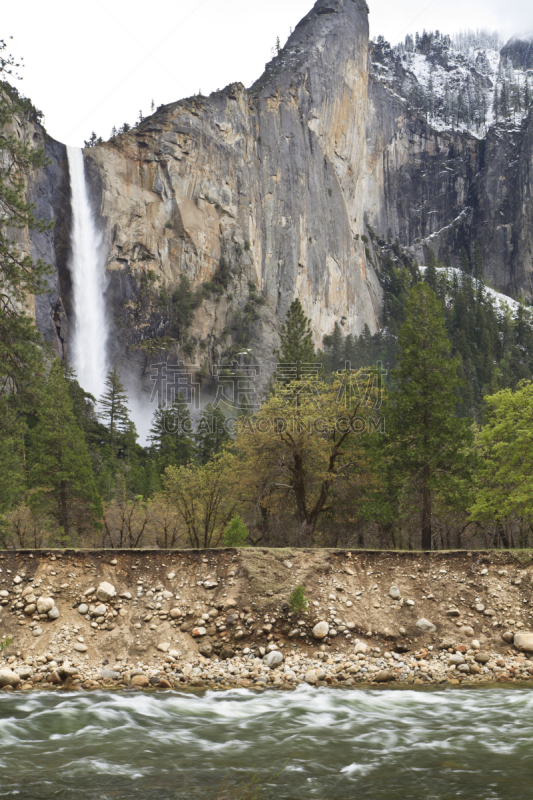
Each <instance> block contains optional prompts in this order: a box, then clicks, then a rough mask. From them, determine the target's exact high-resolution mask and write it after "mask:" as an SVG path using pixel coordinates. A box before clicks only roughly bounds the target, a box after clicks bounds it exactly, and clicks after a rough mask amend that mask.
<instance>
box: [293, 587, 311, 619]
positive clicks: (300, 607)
mask: <svg viewBox="0 0 533 800" xmlns="http://www.w3.org/2000/svg"><path fill="white" fill-rule="evenodd" d="M289 605H290V607H291V611H294V612H296V613H297V614H301V613H302V611H305V610H306V609H307V606H308V605H309V600H308V599H307V597H306V596H305V586H297V587H296V589H295V590H294V591H293V593H292V594H291V596H290V597H289Z"/></svg>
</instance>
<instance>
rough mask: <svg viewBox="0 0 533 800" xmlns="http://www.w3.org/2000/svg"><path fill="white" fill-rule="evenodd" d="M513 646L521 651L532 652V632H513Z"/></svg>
mask: <svg viewBox="0 0 533 800" xmlns="http://www.w3.org/2000/svg"><path fill="white" fill-rule="evenodd" d="M514 646H515V647H517V648H518V650H522V652H523V653H533V633H526V632H525V631H523V632H521V633H515V636H514Z"/></svg>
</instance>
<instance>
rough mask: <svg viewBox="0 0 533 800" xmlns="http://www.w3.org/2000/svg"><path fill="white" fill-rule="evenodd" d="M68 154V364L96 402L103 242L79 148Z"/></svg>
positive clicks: (103, 354) (100, 384) (103, 360)
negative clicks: (70, 296)
mask: <svg viewBox="0 0 533 800" xmlns="http://www.w3.org/2000/svg"><path fill="white" fill-rule="evenodd" d="M67 154H68V164H69V172H70V188H71V194H72V234H71V244H72V256H71V261H70V274H71V277H72V292H73V299H74V303H73V305H74V335H73V337H72V339H71V342H72V345H71V351H70V361H71V364H72V366H73V367H74V369H75V371H76V373H77V375H78V380H79V382H80V384H81V386H83V388H84V389H85V391H87V392H90V393H91V394H93V395H94V396H95V397H97V398H98V397H99V396H100V395H101V394H102V392H103V389H104V382H105V378H106V373H107V370H108V362H107V337H108V331H107V319H106V317H107V315H106V308H105V296H104V292H105V287H106V277H105V270H104V259H103V256H102V247H101V244H102V242H101V237H100V235H99V233H98V230H97V228H96V220H95V217H94V213H93V210H92V208H91V203H90V201H89V194H88V191H87V184H86V181H85V168H84V163H83V152H82V150H80V149H79V148H78V147H67Z"/></svg>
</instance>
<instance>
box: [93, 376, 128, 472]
mask: <svg viewBox="0 0 533 800" xmlns="http://www.w3.org/2000/svg"><path fill="white" fill-rule="evenodd" d="M105 386H106V387H107V390H106V391H105V392H104V394H103V395H102V397H101V398H100V400H99V406H100V409H101V410H100V412H99V416H100V419H101V420H102V421H103V423H104V425H105V427H106V428H107V431H108V437H109V445H110V448H111V454H112V455H113V456H114V455H115V454H116V453H117V450H118V449H119V448H124V447H125V445H126V435H127V434H128V433H129V432H131V431H132V425H133V423H132V422H131V420H130V414H129V409H128V398H127V395H126V392H125V390H124V386H123V384H122V381H121V379H120V375H119V372H118V369H117V367H116V366H114V367H113V369H111V370H109V372H108V373H107V378H106V382H105Z"/></svg>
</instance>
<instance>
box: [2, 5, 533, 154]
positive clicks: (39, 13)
mask: <svg viewBox="0 0 533 800" xmlns="http://www.w3.org/2000/svg"><path fill="white" fill-rule="evenodd" d="M313 4H314V0H150V2H146V0H143V1H142V2H141V0H91V2H90V3H80V2H79V0H78V2H76V0H46V2H43V0H25V2H19V3H9V4H8V3H5V2H4V3H3V4H2V6H3V7H2V12H1V21H2V31H1V32H0V36H3V37H4V38H7V37H9V36H13V42H12V43H11V44H12V48H11V49H12V51H13V52H14V54H16V55H17V56H23V57H24V62H25V64H26V66H25V69H24V70H23V73H22V74H23V76H24V80H23V81H22V83H21V84H20V85H19V87H18V88H19V90H21V91H22V92H23V93H24V94H26V95H27V96H28V97H30V98H31V99H32V100H33V102H34V103H35V105H36V106H37V107H38V108H40V109H41V110H42V111H43V112H44V114H45V124H46V127H47V129H48V131H49V133H50V134H51V135H52V136H54V137H55V138H56V139H59V140H60V141H62V142H66V143H68V144H73V145H80V146H81V145H82V144H83V140H84V139H87V138H88V137H89V135H90V133H91V131H92V130H95V131H96V132H97V133H98V134H99V135H101V136H103V137H104V138H108V137H109V135H110V133H111V128H112V127H113V125H116V126H117V127H119V126H120V125H122V124H123V123H124V122H129V123H130V124H133V123H134V122H135V121H136V120H137V118H138V115H139V111H140V110H142V111H143V113H144V114H147V113H149V111H150V106H151V102H152V100H154V102H155V104H156V106H157V105H159V104H161V103H170V102H173V101H175V100H179V99H180V98H181V97H187V96H189V95H192V94H195V93H196V92H198V90H199V89H201V90H202V92H203V93H204V94H208V93H209V92H211V91H214V90H215V89H217V88H222V87H224V86H226V85H227V84H228V83H231V82H232V81H242V82H243V83H244V84H245V85H250V84H251V83H252V82H253V81H254V80H255V79H256V78H258V77H259V75H260V74H261V73H262V71H263V69H264V65H265V63H266V62H267V61H268V60H269V59H270V58H271V53H270V51H271V48H272V46H273V45H274V43H275V41H276V36H279V37H280V39H281V41H282V43H284V42H285V41H286V39H287V37H288V35H289V32H290V29H291V27H294V26H295V25H296V23H297V22H298V21H299V20H300V19H301V18H302V17H303V16H304V15H305V14H306V13H307V12H308V11H309V10H310V9H311V8H312V6H313ZM369 5H370V25H371V35H372V36H377V35H378V34H380V33H381V34H383V35H384V36H385V37H386V38H387V39H389V41H398V40H399V39H402V38H403V37H404V36H405V34H406V33H409V32H410V33H414V32H415V31H417V30H420V31H421V30H422V29H423V28H426V29H428V30H431V29H435V28H438V29H440V30H442V31H444V32H450V33H451V32H453V31H456V30H461V29H464V28H468V27H483V28H489V29H493V28H499V29H501V30H502V33H503V34H504V35H505V36H511V35H512V34H513V33H515V32H526V31H531V30H533V5H532V4H531V0H506V2H503V0H432V2H428V0H408V1H407V2H404V0H369Z"/></svg>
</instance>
